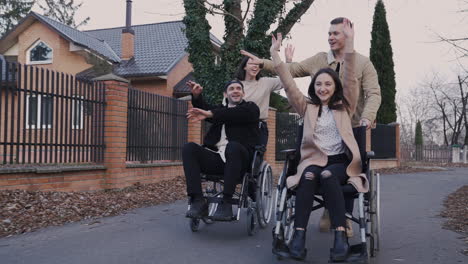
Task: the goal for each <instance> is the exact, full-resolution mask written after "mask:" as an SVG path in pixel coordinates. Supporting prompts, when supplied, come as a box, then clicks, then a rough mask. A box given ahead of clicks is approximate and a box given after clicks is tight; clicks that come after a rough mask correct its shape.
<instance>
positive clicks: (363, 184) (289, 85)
mask: <svg viewBox="0 0 468 264" xmlns="http://www.w3.org/2000/svg"><path fill="white" fill-rule="evenodd" d="M272 58H273V63H274V66H275V70H276V72H277V73H278V75H279V76H280V79H281V82H282V83H283V87H284V89H285V91H286V95H287V96H288V101H289V103H290V104H291V105H292V106H293V107H294V109H295V110H296V111H297V113H298V114H299V115H300V116H301V117H303V118H304V135H303V137H302V143H301V160H300V162H299V166H298V168H297V174H296V175H293V176H290V177H288V179H287V186H288V187H289V188H295V187H296V186H297V185H298V184H299V181H300V179H301V176H302V173H303V171H304V169H305V168H307V167H308V166H310V165H317V166H320V167H324V166H325V165H326V164H327V161H328V158H327V155H326V154H325V153H324V152H323V150H322V149H321V148H320V147H319V146H317V145H316V144H315V142H314V139H313V131H315V124H316V121H317V118H318V111H319V106H318V105H313V104H311V103H310V102H309V100H308V99H307V98H306V97H304V95H303V94H302V92H301V91H300V90H299V89H298V88H297V86H296V83H295V82H294V79H293V77H292V75H291V73H290V72H289V70H288V67H287V65H286V64H285V63H283V62H282V61H281V59H280V57H279V54H278V53H277V52H274V54H272ZM344 68H345V69H344V76H343V77H344V78H343V79H344V82H343V89H344V91H343V93H344V96H345V98H346V99H347V100H348V102H349V104H350V107H349V109H346V110H345V109H343V110H332V113H333V117H334V119H335V123H336V126H337V128H338V131H339V133H340V135H341V137H342V139H343V141H344V144H345V145H346V147H347V148H348V150H349V151H350V152H351V155H352V160H351V163H350V164H349V165H348V167H347V168H346V173H347V174H348V176H349V180H348V183H350V184H352V185H353V186H354V187H355V188H356V190H357V191H359V192H367V191H368V190H369V183H368V181H367V178H366V176H365V175H364V174H362V173H361V171H362V168H361V156H360V154H359V148H358V145H357V142H356V140H355V138H354V135H353V129H352V126H351V116H353V114H354V111H355V110H356V104H357V98H358V95H359V90H358V86H357V79H356V77H355V73H354V68H355V53H346V54H345V63H344Z"/></svg>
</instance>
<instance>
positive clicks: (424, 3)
mask: <svg viewBox="0 0 468 264" xmlns="http://www.w3.org/2000/svg"><path fill="white" fill-rule="evenodd" d="M82 1H83V6H82V7H81V9H80V10H79V12H78V13H77V20H80V18H81V19H82V18H84V17H86V16H89V17H91V20H90V22H89V23H88V25H86V26H83V27H82V28H81V29H98V28H109V27H120V26H123V25H125V5H126V0H99V1H97V0H82ZM217 1H219V0H217ZM78 2H79V1H78ZM375 2H376V0H316V1H315V2H314V4H313V5H312V7H311V8H310V9H309V11H308V12H307V13H306V14H305V15H304V16H303V17H302V20H301V22H300V23H299V24H296V25H295V26H294V27H293V29H292V31H291V38H292V39H291V40H289V42H290V43H292V44H294V45H295V46H296V53H295V57H294V58H295V60H302V59H305V58H307V57H310V56H312V55H314V54H315V53H317V52H319V51H327V50H328V48H329V47H328V44H327V32H328V27H329V22H330V20H331V19H332V18H334V17H338V16H345V17H348V18H350V19H351V20H352V21H353V22H354V23H355V25H356V26H355V28H356V35H355V48H356V50H357V51H358V52H360V53H362V54H364V55H366V56H368V55H369V48H370V38H371V35H370V32H371V29H372V17H373V13H374V7H375ZM466 2H468V1H466V0H384V4H385V7H386V11H387V22H388V24H389V29H390V35H391V41H392V47H393V53H394V57H393V60H394V62H395V73H396V83H397V91H398V92H399V93H400V94H405V92H406V91H407V90H408V89H410V88H412V87H415V86H417V85H418V83H420V82H421V81H423V79H424V78H425V76H427V75H429V74H430V73H431V72H433V71H437V72H441V73H443V74H445V75H446V76H447V77H449V78H450V79H453V78H454V77H455V75H454V74H453V73H452V72H453V71H454V70H456V68H457V67H456V63H457V62H456V60H455V58H456V56H455V54H454V51H453V50H452V49H451V48H450V47H449V46H448V45H447V44H442V43H437V42H436V39H437V35H436V33H439V34H443V35H445V36H448V37H462V36H464V37H466V32H468V13H464V14H461V13H459V12H458V11H459V10H460V9H462V8H463V7H464V8H465V9H468V4H466ZM35 11H39V10H37V9H35ZM183 16H184V8H183V4H182V0H133V16H132V17H133V21H132V23H133V24H134V25H138V24H147V23H156V22H163V21H174V20H181V19H182V18H183ZM219 19H220V18H219V16H218V18H209V20H210V22H211V25H212V27H213V29H212V33H213V34H215V35H216V36H217V37H218V38H220V39H222V36H223V30H224V28H223V22H222V20H219ZM215 21H217V23H213V22H215ZM462 63H464V65H465V67H466V66H468V65H467V61H466V60H465V61H462ZM303 79H305V80H302V81H300V85H301V86H302V89H303V90H305V87H306V86H307V85H308V82H309V80H310V78H303Z"/></svg>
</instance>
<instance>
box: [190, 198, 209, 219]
mask: <svg viewBox="0 0 468 264" xmlns="http://www.w3.org/2000/svg"><path fill="white" fill-rule="evenodd" d="M185 216H186V217H189V218H203V217H206V216H208V203H207V202H206V200H205V198H194V199H192V202H191V204H190V209H189V210H188V211H187V213H186V214H185Z"/></svg>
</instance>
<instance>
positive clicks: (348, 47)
mask: <svg viewBox="0 0 468 264" xmlns="http://www.w3.org/2000/svg"><path fill="white" fill-rule="evenodd" d="M343 34H344V36H345V38H346V41H345V52H353V51H354V28H353V24H352V23H351V21H349V19H347V18H345V19H344V20H343Z"/></svg>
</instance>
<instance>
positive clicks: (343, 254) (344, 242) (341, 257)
mask: <svg viewBox="0 0 468 264" xmlns="http://www.w3.org/2000/svg"><path fill="white" fill-rule="evenodd" d="M348 255H349V243H348V237H347V236H346V232H345V231H338V230H335V241H334V242H333V248H332V249H330V261H331V262H343V261H346V259H347V258H348Z"/></svg>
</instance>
